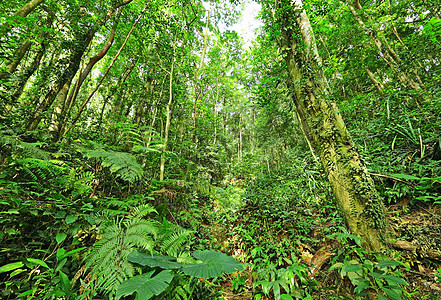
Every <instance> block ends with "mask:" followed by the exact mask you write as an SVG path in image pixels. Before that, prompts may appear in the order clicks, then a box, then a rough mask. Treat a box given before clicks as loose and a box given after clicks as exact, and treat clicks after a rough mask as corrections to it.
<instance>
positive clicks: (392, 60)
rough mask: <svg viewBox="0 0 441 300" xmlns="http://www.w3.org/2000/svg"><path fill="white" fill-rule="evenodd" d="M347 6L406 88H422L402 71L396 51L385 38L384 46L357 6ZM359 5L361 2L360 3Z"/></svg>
mask: <svg viewBox="0 0 441 300" xmlns="http://www.w3.org/2000/svg"><path fill="white" fill-rule="evenodd" d="M347 6H348V8H349V10H350V11H351V13H352V15H353V16H354V18H355V20H356V21H357V23H358V24H359V25H360V27H361V28H362V29H363V30H364V31H365V32H366V33H367V35H369V37H370V38H371V40H372V42H373V43H374V45H375V46H376V47H377V50H378V55H379V56H380V57H381V58H382V59H383V60H384V61H385V62H386V64H387V65H388V66H389V67H390V68H391V70H392V71H393V72H394V73H395V74H396V75H397V77H398V79H399V80H400V82H401V84H402V85H403V87H404V88H409V87H410V88H413V89H420V88H421V87H420V85H419V84H418V83H416V82H415V81H414V80H413V79H412V78H410V76H409V74H407V72H404V71H401V70H400V68H399V64H398V61H399V60H398V59H399V58H398V55H397V54H396V53H395V51H394V50H393V49H392V48H391V47H390V46H389V44H388V43H387V41H386V40H385V38H383V42H385V44H386V46H387V48H384V47H383V43H382V42H381V41H380V39H379V38H378V37H377V34H376V32H375V31H374V30H373V29H372V28H368V27H367V26H366V25H365V24H364V22H363V20H362V19H361V18H360V16H359V15H358V13H357V11H356V10H355V8H354V7H353V6H352V5H351V4H349V3H347ZM358 6H359V3H358ZM359 7H361V6H359Z"/></svg>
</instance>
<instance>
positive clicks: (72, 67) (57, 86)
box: [25, 28, 96, 131]
mask: <svg viewBox="0 0 441 300" xmlns="http://www.w3.org/2000/svg"><path fill="white" fill-rule="evenodd" d="M95 32H96V28H92V29H90V30H89V31H88V32H87V34H86V35H85V36H84V38H83V39H82V40H80V45H78V47H77V48H76V49H75V50H74V51H73V53H72V55H71V57H70V62H69V64H68V66H67V67H66V69H65V70H64V71H63V73H62V75H61V76H60V77H59V78H58V79H57V81H56V82H55V83H54V84H53V85H52V87H51V89H50V90H49V92H48V93H47V94H46V97H45V99H44V100H43V101H42V102H41V103H40V105H39V106H38V107H37V109H36V110H35V111H34V113H33V114H32V115H31V117H30V118H29V120H28V122H27V124H26V126H25V131H32V130H35V129H36V128H37V127H38V124H40V121H41V119H42V118H43V115H42V114H43V113H44V112H46V111H47V110H48V109H49V108H50V107H51V106H52V103H53V102H54V101H55V99H56V97H57V95H58V93H59V92H60V91H61V90H62V88H63V87H64V86H65V84H66V83H67V82H69V81H71V80H72V79H73V77H74V76H75V73H76V72H77V71H78V68H79V66H80V62H81V58H82V57H83V54H84V51H85V50H86V48H87V45H89V43H90V42H91V41H92V39H93V37H94V35H95Z"/></svg>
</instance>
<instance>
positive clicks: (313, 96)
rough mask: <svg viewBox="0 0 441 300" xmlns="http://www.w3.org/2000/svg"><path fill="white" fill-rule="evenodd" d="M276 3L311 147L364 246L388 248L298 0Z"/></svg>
mask: <svg viewBox="0 0 441 300" xmlns="http://www.w3.org/2000/svg"><path fill="white" fill-rule="evenodd" d="M280 5H281V6H282V7H283V9H284V12H283V14H282V16H281V17H280V20H279V21H280V23H281V24H280V25H281V26H280V28H282V36H281V42H282V50H283V53H284V55H285V60H286V64H287V67H288V73H289V77H290V79H291V80H292V82H293V90H294V91H293V92H294V97H293V100H294V102H295V103H296V106H297V109H298V110H299V112H301V113H302V114H303V115H304V116H305V121H306V124H303V122H301V123H302V126H303V127H304V129H308V130H310V133H311V135H312V145H313V148H314V152H315V153H316V154H317V155H318V157H319V159H320V162H321V164H322V166H323V169H324V171H325V173H326V175H327V177H328V180H329V182H330V184H331V187H332V190H333V192H334V195H335V199H336V202H337V206H338V208H339V210H340V211H341V214H342V216H343V218H344V220H345V222H346V225H347V227H348V228H349V229H350V231H352V233H353V234H355V235H357V236H359V237H360V238H362V243H363V246H364V247H365V248H366V249H369V250H372V251H382V250H384V249H386V248H387V247H386V244H385V230H386V224H385V222H386V221H385V215H384V207H383V203H382V199H380V197H379V196H378V193H377V191H376V189H375V186H374V184H373V181H372V179H371V178H370V176H369V175H368V173H367V170H366V167H365V166H364V164H363V162H362V160H361V159H360V157H359V153H358V151H357V149H356V147H355V145H354V142H353V141H352V139H351V137H350V136H349V133H348V131H347V129H346V126H345V123H344V122H343V119H342V117H341V115H340V113H339V111H338V109H337V106H336V104H335V103H334V102H333V101H332V100H331V97H329V90H328V89H329V87H328V83H327V80H326V78H325V75H324V73H323V69H322V62H321V59H320V57H319V55H318V51H317V46H316V42H315V38H314V33H313V30H312V27H311V24H310V22H309V19H308V17H307V15H306V12H305V10H304V9H303V5H302V2H301V0H295V1H293V4H292V9H286V7H290V5H291V4H289V2H285V1H283V2H282V3H281V4H280ZM293 23H295V25H297V26H295V25H293ZM298 33H300V35H299V34H298ZM299 37H301V39H300V38H299ZM305 127H306V128H305Z"/></svg>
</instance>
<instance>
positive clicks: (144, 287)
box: [115, 270, 174, 300]
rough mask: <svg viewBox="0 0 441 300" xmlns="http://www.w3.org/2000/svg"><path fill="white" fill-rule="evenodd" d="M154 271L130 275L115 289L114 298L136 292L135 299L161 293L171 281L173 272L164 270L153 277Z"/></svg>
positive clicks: (145, 299)
mask: <svg viewBox="0 0 441 300" xmlns="http://www.w3.org/2000/svg"><path fill="white" fill-rule="evenodd" d="M153 273H155V271H151V272H149V273H147V274H142V275H138V276H135V277H132V278H130V279H128V280H126V281H124V282H123V283H121V284H120V286H119V288H118V290H117V291H116V296H115V297H116V298H115V299H116V300H118V299H120V298H121V297H122V296H128V295H131V294H133V293H134V292H137V297H136V298H137V299H142V300H147V299H150V298H151V297H153V295H159V294H161V293H162V292H163V291H164V290H165V289H166V288H167V287H168V286H169V284H170V282H171V281H172V279H173V277H174V274H173V272H172V271H170V270H164V271H162V272H161V273H159V274H158V275H156V276H155V277H152V275H153Z"/></svg>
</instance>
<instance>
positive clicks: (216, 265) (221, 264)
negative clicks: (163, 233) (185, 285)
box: [183, 250, 243, 278]
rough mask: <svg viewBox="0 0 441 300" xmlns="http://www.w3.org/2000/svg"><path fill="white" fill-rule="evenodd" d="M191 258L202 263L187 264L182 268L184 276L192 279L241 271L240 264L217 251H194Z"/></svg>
mask: <svg viewBox="0 0 441 300" xmlns="http://www.w3.org/2000/svg"><path fill="white" fill-rule="evenodd" d="M193 256H194V257H195V258H196V259H199V260H201V261H202V263H200V264H188V265H185V266H184V267H183V271H184V273H185V274H187V275H190V276H194V277H203V278H213V277H218V276H221V275H222V274H223V273H227V274H230V273H233V272H235V271H238V270H239V271H240V270H242V269H243V266H242V264H241V263H239V262H238V261H236V260H235V259H234V258H232V257H231V256H227V255H226V254H224V253H222V252H218V251H212V250H204V251H195V252H194V253H193Z"/></svg>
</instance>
